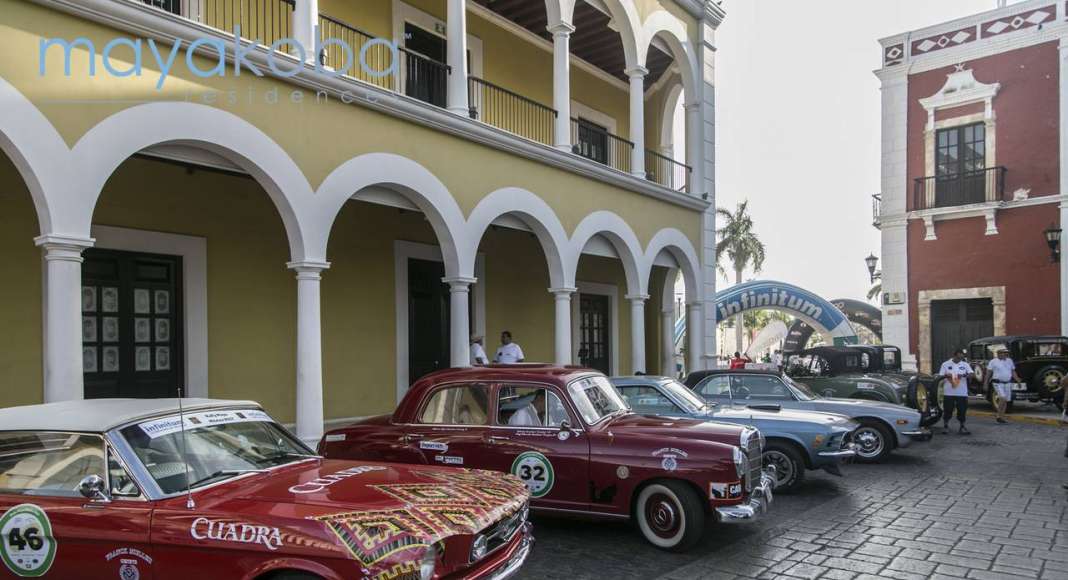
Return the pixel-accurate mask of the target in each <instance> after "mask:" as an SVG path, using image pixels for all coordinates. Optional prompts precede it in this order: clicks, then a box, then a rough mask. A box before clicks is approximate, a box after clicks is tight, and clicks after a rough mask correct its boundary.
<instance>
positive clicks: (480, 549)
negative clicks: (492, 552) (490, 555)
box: [470, 534, 489, 562]
mask: <svg viewBox="0 0 1068 580" xmlns="http://www.w3.org/2000/svg"><path fill="white" fill-rule="evenodd" d="M488 548H489V540H487V539H486V536H483V535H481V534H479V536H478V537H477V538H475V541H474V542H472V543H471V560H470V561H471V562H477V561H479V560H481V559H482V557H483V556H485V555H486V551H487V549H488Z"/></svg>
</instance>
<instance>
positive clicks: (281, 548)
mask: <svg viewBox="0 0 1068 580" xmlns="http://www.w3.org/2000/svg"><path fill="white" fill-rule="evenodd" d="M183 402H184V413H182V414H181V415H179V413H178V412H177V411H178V407H177V401H176V400H173V399H171V400H131V399H100V400H93V401H71V402H66V403H52V404H48V405H35V406H30V407H14V408H9V409H0V560H2V561H3V563H2V565H0V578H11V577H39V576H46V577H48V578H59V579H63V580H67V579H75V578H76V579H78V580H86V579H97V578H99V579H107V580H114V578H116V577H117V578H119V579H120V580H139V579H140V578H142V577H143V578H154V579H156V580H165V579H175V580H178V579H188V578H197V579H201V580H207V579H214V578H218V579H226V580H234V579H239V580H253V579H256V580H259V579H268V578H269V579H270V580H314V579H321V580H341V579H343V578H344V579H348V578H375V579H383V580H384V579H391V578H404V579H405V580H417V579H418V580H431V579H434V578H446V577H447V578H449V579H450V580H451V579H453V578H479V579H481V578H492V579H499V578H505V577H507V576H509V575H511V574H512V573H514V572H515V571H516V570H518V569H519V567H520V566H521V565H522V563H523V561H524V560H525V558H526V556H527V554H528V553H529V551H530V547H531V542H532V540H531V537H530V528H529V524H528V523H527V522H526V517H527V503H528V499H529V493H528V492H527V490H526V487H525V486H524V485H523V483H522V482H520V481H519V480H517V479H516V478H514V477H511V476H504V475H501V474H499V473H491V472H485V471H474V470H457V469H442V468H438V467H430V466H421V467H413V466H399V465H390V464H386V463H377V462H360V463H353V462H348V461H337V460H327V459H323V458H321V457H319V456H316V455H314V454H313V453H312V452H311V450H310V449H308V448H307V447H305V446H304V444H303V443H301V442H300V441H299V440H298V439H296V438H295V437H293V436H292V435H290V433H289V432H288V431H286V430H285V429H284V428H283V427H281V426H280V425H279V424H278V423H275V422H274V421H273V420H271V418H270V417H269V416H268V415H267V414H266V413H264V412H263V411H262V410H261V409H260V408H259V407H258V406H257V405H256V404H255V403H240V402H222V401H209V400H202V399H201V400H198V399H185V400H184V401H183Z"/></svg>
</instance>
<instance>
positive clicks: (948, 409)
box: [938, 350, 975, 435]
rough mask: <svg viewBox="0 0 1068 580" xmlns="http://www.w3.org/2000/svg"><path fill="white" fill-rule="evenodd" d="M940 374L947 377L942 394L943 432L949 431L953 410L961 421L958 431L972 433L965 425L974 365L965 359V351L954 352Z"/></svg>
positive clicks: (939, 370)
mask: <svg viewBox="0 0 1068 580" xmlns="http://www.w3.org/2000/svg"><path fill="white" fill-rule="evenodd" d="M938 374H939V375H941V376H942V377H945V380H944V381H943V383H942V384H943V393H944V395H943V396H942V434H943V435H945V434H947V433H949V420H950V419H952V418H953V412H954V411H956V413H957V422H959V423H960V429H959V430H958V432H959V433H960V434H961V435H971V431H968V428H967V427H965V426H964V422H965V421H966V420H967V414H968V379H969V378H971V377H973V376H975V373H974V372H972V367H971V366H969V365H968V363H967V362H966V361H965V360H964V351H962V350H957V351H954V352H953V358H951V359H949V360H947V361H946V362H944V363H942V367H941V368H940V369H938Z"/></svg>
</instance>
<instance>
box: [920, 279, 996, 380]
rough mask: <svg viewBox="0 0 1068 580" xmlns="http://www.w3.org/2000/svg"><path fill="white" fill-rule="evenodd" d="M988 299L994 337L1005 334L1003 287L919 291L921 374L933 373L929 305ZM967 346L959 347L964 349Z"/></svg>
mask: <svg viewBox="0 0 1068 580" xmlns="http://www.w3.org/2000/svg"><path fill="white" fill-rule="evenodd" d="M975 298H989V299H990V301H991V303H992V304H993V308H994V336H1002V335H1004V334H1005V319H1006V307H1005V287H1004V286H987V287H981V288H952V289H943V290H920V291H919V293H918V295H917V297H916V307H917V313H916V319H917V326H918V329H917V330H918V331H919V336H918V338H917V342H918V344H917V346H918V347H919V348H918V350H919V354H920V357H919V368H920V371H921V372H927V373H930V372H933V369H934V362H935V361H932V360H931V359H932V356H933V355H932V344H931V303H932V302H936V301H939V300H971V299H975ZM965 346H967V345H963V344H962V345H960V347H962V348H963V347H965Z"/></svg>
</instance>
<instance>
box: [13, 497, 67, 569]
mask: <svg viewBox="0 0 1068 580" xmlns="http://www.w3.org/2000/svg"><path fill="white" fill-rule="evenodd" d="M0 557H2V558H3V560H4V564H5V565H6V566H7V568H8V570H11V571H12V572H14V573H15V575H16V576H21V577H23V578H37V577H39V576H44V575H45V574H46V573H48V569H49V568H51V567H52V561H53V560H55V558H56V539H55V538H54V537H53V536H52V522H50V521H49V520H48V514H46V513H45V512H44V510H42V509H41V508H39V507H37V506H35V505H33V504H29V503H24V504H21V505H17V506H15V507H13V508H11V509H9V510H7V512H6V513H5V514H4V516H3V517H0Z"/></svg>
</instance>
